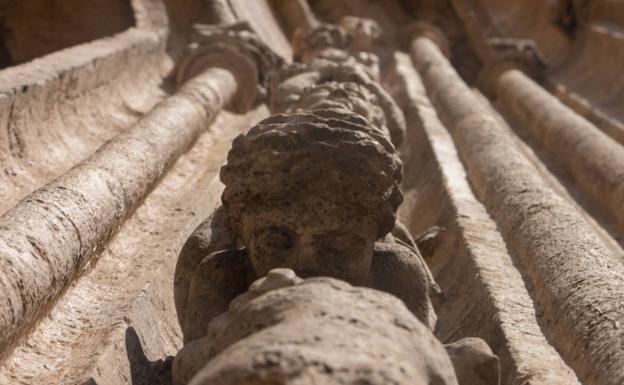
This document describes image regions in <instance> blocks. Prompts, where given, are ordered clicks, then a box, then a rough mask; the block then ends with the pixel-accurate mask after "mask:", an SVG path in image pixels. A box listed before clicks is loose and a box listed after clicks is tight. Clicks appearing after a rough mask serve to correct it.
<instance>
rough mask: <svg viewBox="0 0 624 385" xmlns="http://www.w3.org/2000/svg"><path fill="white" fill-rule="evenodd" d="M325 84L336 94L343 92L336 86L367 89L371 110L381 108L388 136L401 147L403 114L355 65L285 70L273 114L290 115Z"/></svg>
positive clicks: (326, 64)
mask: <svg viewBox="0 0 624 385" xmlns="http://www.w3.org/2000/svg"><path fill="white" fill-rule="evenodd" d="M325 83H331V84H334V87H333V89H335V90H336V91H337V92H340V91H339V89H340V86H337V85H336V83H356V84H358V85H359V86H361V87H363V88H365V89H366V90H367V91H368V92H369V93H370V94H372V95H373V96H374V98H373V99H371V98H368V100H369V101H370V102H371V104H370V106H369V109H375V108H380V109H381V110H382V111H383V113H384V120H385V124H386V127H387V129H385V130H386V131H387V134H386V135H387V136H388V138H389V139H391V140H392V143H393V144H394V146H396V147H398V146H400V145H401V142H402V141H403V136H404V135H405V117H404V116H403V112H402V111H401V110H400V109H399V108H398V106H397V105H396V103H395V102H394V100H392V97H390V95H388V93H387V92H386V91H385V90H384V89H383V87H381V85H380V84H379V83H378V82H377V81H375V79H374V77H372V76H371V74H370V73H369V72H368V71H367V70H366V69H365V68H364V67H362V66H360V65H354V63H348V62H347V63H344V62H338V63H335V62H332V61H326V60H323V61H315V62H312V63H311V64H310V65H309V66H301V65H295V66H291V67H287V68H285V69H283V70H282V71H280V73H278V74H277V76H276V79H275V80H274V85H273V88H272V91H271V98H270V100H269V106H270V108H271V111H272V112H274V113H276V112H286V111H288V109H289V108H291V106H293V105H296V104H297V103H298V101H299V99H300V98H301V96H302V95H303V94H304V92H306V90H307V89H309V88H311V87H314V86H316V85H324V84H325ZM326 87H327V88H330V87H332V86H331V85H330V86H326ZM309 92H311V91H309ZM373 103H374V104H373ZM368 115H370V113H369V114H367V116H368ZM371 123H373V124H374V123H375V122H374V121H373V122H371ZM382 129H384V128H383V127H382Z"/></svg>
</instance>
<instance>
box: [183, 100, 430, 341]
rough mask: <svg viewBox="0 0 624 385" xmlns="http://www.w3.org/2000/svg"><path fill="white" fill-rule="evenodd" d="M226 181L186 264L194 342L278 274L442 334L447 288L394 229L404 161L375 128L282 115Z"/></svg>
mask: <svg viewBox="0 0 624 385" xmlns="http://www.w3.org/2000/svg"><path fill="white" fill-rule="evenodd" d="M221 179H222V181H223V183H224V184H225V186H226V187H225V190H224V192H223V197H222V200H223V203H224V207H223V208H221V209H220V210H219V211H218V212H217V213H216V214H215V216H214V217H213V218H212V220H211V221H209V222H208V223H204V224H203V225H202V226H201V227H200V228H199V229H198V230H197V231H196V232H195V233H194V234H193V235H192V236H191V238H190V239H189V241H188V242H187V245H186V246H185V248H184V249H183V251H182V253H181V254H180V259H179V262H178V269H177V272H176V302H177V303H178V311H179V312H181V313H182V314H184V315H183V316H181V317H180V319H181V322H183V330H184V334H185V340H186V341H190V340H192V339H195V338H198V337H201V336H203V335H204V334H205V328H203V327H202V326H201V325H203V324H205V322H207V321H206V320H210V319H212V318H213V317H215V316H216V315H217V314H219V313H221V312H222V311H223V310H224V309H225V308H226V307H227V303H228V302H229V300H231V299H232V298H233V297H234V296H236V295H238V294H240V293H241V292H243V291H244V290H245V288H246V287H247V285H249V283H250V282H251V281H253V279H255V278H257V277H261V276H264V275H265V274H267V272H268V271H269V270H270V269H272V268H276V267H289V268H292V269H294V270H295V271H297V272H298V273H299V274H302V275H304V276H323V275H325V276H331V277H336V278H339V279H344V280H346V281H348V282H350V283H353V284H358V285H366V286H370V287H373V288H377V289H380V290H383V291H387V292H390V293H392V294H395V295H397V296H398V297H399V298H401V299H403V300H404V301H405V302H406V303H407V306H408V308H410V310H412V311H413V312H414V313H415V314H416V315H417V316H418V317H419V319H420V320H421V321H423V322H424V323H426V324H428V325H429V326H430V327H433V325H434V324H435V313H434V312H433V309H432V307H431V302H430V300H429V293H430V290H434V291H437V286H436V284H435V283H434V281H433V278H432V276H431V274H430V272H429V270H428V268H427V267H426V264H425V263H424V261H423V260H422V258H421V257H420V254H419V253H418V251H417V248H416V246H415V244H414V243H413V241H412V240H411V239H408V238H407V237H406V233H405V232H401V231H400V230H395V213H396V209H397V208H398V206H399V204H400V203H401V201H402V197H401V193H400V190H399V185H400V183H401V180H402V172H401V162H400V160H399V158H398V156H397V155H396V153H395V151H394V147H393V146H392V144H391V143H390V142H389V141H388V140H387V139H386V137H385V136H384V135H383V134H382V133H381V132H379V131H378V130H376V129H375V128H374V127H373V126H370V125H369V124H368V122H367V121H366V119H364V118H362V117H361V116H359V115H357V114H354V113H351V112H348V111H346V110H343V109H325V110H316V111H313V113H291V114H278V115H274V116H272V117H270V118H268V119H266V120H264V121H262V122H260V123H259V124H258V125H257V126H255V127H253V128H252V129H251V130H250V131H249V132H248V133H247V134H246V135H241V136H239V137H238V138H237V139H235V141H234V143H233V147H232V150H231V151H230V153H229V155H228V163H227V164H226V165H225V166H224V167H223V168H222V171H221ZM226 229H227V230H226ZM392 233H395V234H397V237H396V238H395V237H394V236H393V235H392ZM218 234H221V235H222V238H219V237H218V236H216V237H215V236H213V235H218ZM236 240H240V242H241V245H244V246H245V249H244V250H242V249H239V250H237V249H236V242H237V241H236ZM224 249H225V250H229V251H224V252H217V253H215V252H216V251H218V250H224ZM389 277H392V278H390V279H389ZM188 282H191V283H190V285H189V284H188Z"/></svg>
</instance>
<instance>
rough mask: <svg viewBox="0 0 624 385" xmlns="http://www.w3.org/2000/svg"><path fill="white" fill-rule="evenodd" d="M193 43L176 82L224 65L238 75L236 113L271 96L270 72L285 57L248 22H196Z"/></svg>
mask: <svg viewBox="0 0 624 385" xmlns="http://www.w3.org/2000/svg"><path fill="white" fill-rule="evenodd" d="M194 29H195V33H194V36H193V42H192V43H191V44H190V45H189V47H188V49H187V52H186V54H185V55H184V57H183V58H182V59H181V60H180V61H179V63H178V67H177V71H176V82H177V84H179V85H180V84H183V83H184V82H185V81H186V80H187V79H190V78H192V77H193V76H195V75H197V74H198V73H200V72H201V71H203V70H204V69H206V68H210V67H221V68H225V69H227V70H228V71H230V72H232V73H233V74H234V76H235V77H236V80H237V83H238V84H239V85H240V86H239V87H238V92H237V94H236V95H235V97H234V98H232V101H231V103H230V105H229V106H228V107H229V108H230V109H231V110H233V111H234V112H237V113H243V112H245V111H248V110H249V109H250V108H251V107H253V106H254V105H256V104H258V103H260V102H264V101H265V99H266V97H267V96H268V87H269V84H270V80H269V79H270V76H271V74H272V73H273V72H274V71H275V70H276V69H277V68H279V67H281V66H282V65H283V59H282V58H280V57H279V56H278V55H277V54H275V53H274V52H273V51H272V50H271V49H270V48H269V47H267V46H266V44H264V43H263V42H262V41H261V40H260V38H259V37H258V36H257V35H256V34H255V33H253V32H252V31H251V28H250V27H249V25H248V24H247V23H246V22H239V23H235V24H230V25H225V26H211V25H201V24H196V25H195V26H194Z"/></svg>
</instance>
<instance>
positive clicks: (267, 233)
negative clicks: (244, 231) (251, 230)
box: [258, 227, 294, 250]
mask: <svg viewBox="0 0 624 385" xmlns="http://www.w3.org/2000/svg"><path fill="white" fill-rule="evenodd" d="M258 243H259V244H261V245H262V246H263V247H265V248H270V249H272V250H290V249H291V248H292V247H293V245H294V236H293V234H292V233H291V232H290V231H288V230H287V229H284V228H280V227H270V228H268V229H265V230H263V231H262V232H261V233H260V234H258Z"/></svg>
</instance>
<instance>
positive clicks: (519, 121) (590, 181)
mask: <svg viewBox="0 0 624 385" xmlns="http://www.w3.org/2000/svg"><path fill="white" fill-rule="evenodd" d="M496 85H497V87H496V91H497V93H496V94H497V101H498V106H499V107H500V108H501V109H502V111H503V114H504V115H505V117H506V118H507V119H508V120H509V121H510V122H512V123H513V124H515V125H518V126H521V127H523V131H524V132H528V133H529V135H531V137H532V138H533V140H534V141H535V142H536V145H537V146H539V147H540V150H541V151H543V152H545V153H548V154H549V157H550V159H552V160H553V161H554V162H556V163H557V164H558V165H559V166H560V167H563V168H564V169H565V170H566V171H567V172H568V173H570V174H571V175H572V178H573V180H574V184H575V186H577V187H578V188H579V189H580V190H581V191H582V192H583V193H584V194H585V195H586V196H587V197H588V199H590V200H591V201H592V202H593V204H594V205H595V206H599V207H602V208H603V209H604V210H605V211H608V212H611V213H612V214H613V216H614V217H615V218H617V220H618V222H619V225H620V231H622V230H624V204H622V203H623V202H624V148H623V147H622V146H621V145H620V144H619V143H617V142H616V141H615V140H614V139H612V138H610V137H609V136H608V135H607V134H605V133H604V132H602V131H601V130H599V129H598V128H597V127H596V126H594V125H593V124H591V123H590V122H588V121H587V120H586V119H584V118H583V117H581V116H580V115H577V114H576V113H575V112H574V111H572V110H571V109H570V108H568V107H566V106H565V105H563V104H562V103H561V102H559V100H557V98H556V97H554V96H552V95H551V94H549V93H548V92H547V91H545V90H544V89H543V88H541V87H540V86H539V85H538V84H537V83H535V82H534V81H533V80H531V79H530V78H529V77H528V76H526V75H525V74H523V73H522V72H520V71H518V70H509V71H506V72H504V73H502V74H500V76H499V78H498V80H497V83H496ZM567 154H575V156H567Z"/></svg>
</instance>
